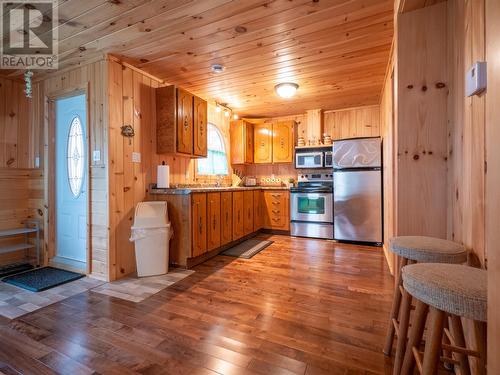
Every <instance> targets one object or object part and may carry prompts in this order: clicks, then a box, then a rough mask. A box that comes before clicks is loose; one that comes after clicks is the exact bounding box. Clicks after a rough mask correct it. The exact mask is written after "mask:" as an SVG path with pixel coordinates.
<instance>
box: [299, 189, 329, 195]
mask: <svg viewBox="0 0 500 375" xmlns="http://www.w3.org/2000/svg"><path fill="white" fill-rule="evenodd" d="M290 194H333V191H331V190H328V191H327V190H322V189H314V190H307V191H304V190H302V191H294V190H292V191H290Z"/></svg>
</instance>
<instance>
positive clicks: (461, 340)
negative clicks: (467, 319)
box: [450, 315, 470, 375]
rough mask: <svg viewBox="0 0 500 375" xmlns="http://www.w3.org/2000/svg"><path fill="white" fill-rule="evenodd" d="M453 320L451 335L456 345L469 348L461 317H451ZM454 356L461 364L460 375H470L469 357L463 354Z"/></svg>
mask: <svg viewBox="0 0 500 375" xmlns="http://www.w3.org/2000/svg"><path fill="white" fill-rule="evenodd" d="M450 320H451V325H450V333H451V336H452V337H453V340H454V341H455V345H456V346H459V347H461V348H465V347H467V345H466V343H465V336H464V328H463V326H462V320H461V319H460V317H459V316H456V315H451V316H450ZM454 356H456V357H457V358H458V361H459V362H460V365H459V366H460V374H461V375H470V365H469V358H468V357H467V355H465V354H462V353H455V354H454Z"/></svg>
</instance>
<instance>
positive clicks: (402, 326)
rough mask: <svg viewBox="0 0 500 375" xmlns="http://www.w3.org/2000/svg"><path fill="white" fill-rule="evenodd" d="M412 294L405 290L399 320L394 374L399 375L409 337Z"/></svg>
mask: <svg viewBox="0 0 500 375" xmlns="http://www.w3.org/2000/svg"><path fill="white" fill-rule="evenodd" d="M410 310H411V295H410V293H408V292H407V291H406V290H405V291H403V303H402V305H401V319H400V321H399V335H398V343H397V346H396V357H395V358H394V370H393V372H392V373H393V375H398V374H399V371H400V370H401V365H402V363H403V357H404V354H405V349H406V341H407V337H408V326H409V323H410Z"/></svg>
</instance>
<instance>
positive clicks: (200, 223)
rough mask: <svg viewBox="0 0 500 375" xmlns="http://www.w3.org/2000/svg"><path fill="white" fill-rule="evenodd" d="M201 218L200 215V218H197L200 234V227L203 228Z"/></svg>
mask: <svg viewBox="0 0 500 375" xmlns="http://www.w3.org/2000/svg"><path fill="white" fill-rule="evenodd" d="M202 221H203V220H202V219H201V216H200V219H199V220H198V229H199V231H200V234H201V233H202V229H203V222H202Z"/></svg>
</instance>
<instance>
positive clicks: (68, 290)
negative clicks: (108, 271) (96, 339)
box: [0, 277, 104, 319]
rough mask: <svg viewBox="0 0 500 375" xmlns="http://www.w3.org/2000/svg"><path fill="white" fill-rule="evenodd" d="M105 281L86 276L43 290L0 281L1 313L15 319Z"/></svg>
mask: <svg viewBox="0 0 500 375" xmlns="http://www.w3.org/2000/svg"><path fill="white" fill-rule="evenodd" d="M103 283H104V281H101V280H96V279H92V278H90V277H84V278H82V279H78V280H75V281H72V282H69V283H66V284H63V285H59V286H57V287H55V288H52V289H48V290H44V291H43V292H30V291H29V290H26V289H22V288H18V287H17V286H14V285H10V284H7V283H4V282H0V315H1V316H4V317H6V318H8V319H15V318H18V317H20V316H21V315H24V314H27V313H29V312H32V311H36V310H38V309H41V308H42V307H45V306H48V305H51V304H53V303H56V302H59V301H61V300H63V299H66V298H68V297H72V296H74V295H77V294H79V293H82V292H85V291H87V290H89V289H92V288H95V287H96V286H99V285H101V284H103Z"/></svg>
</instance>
